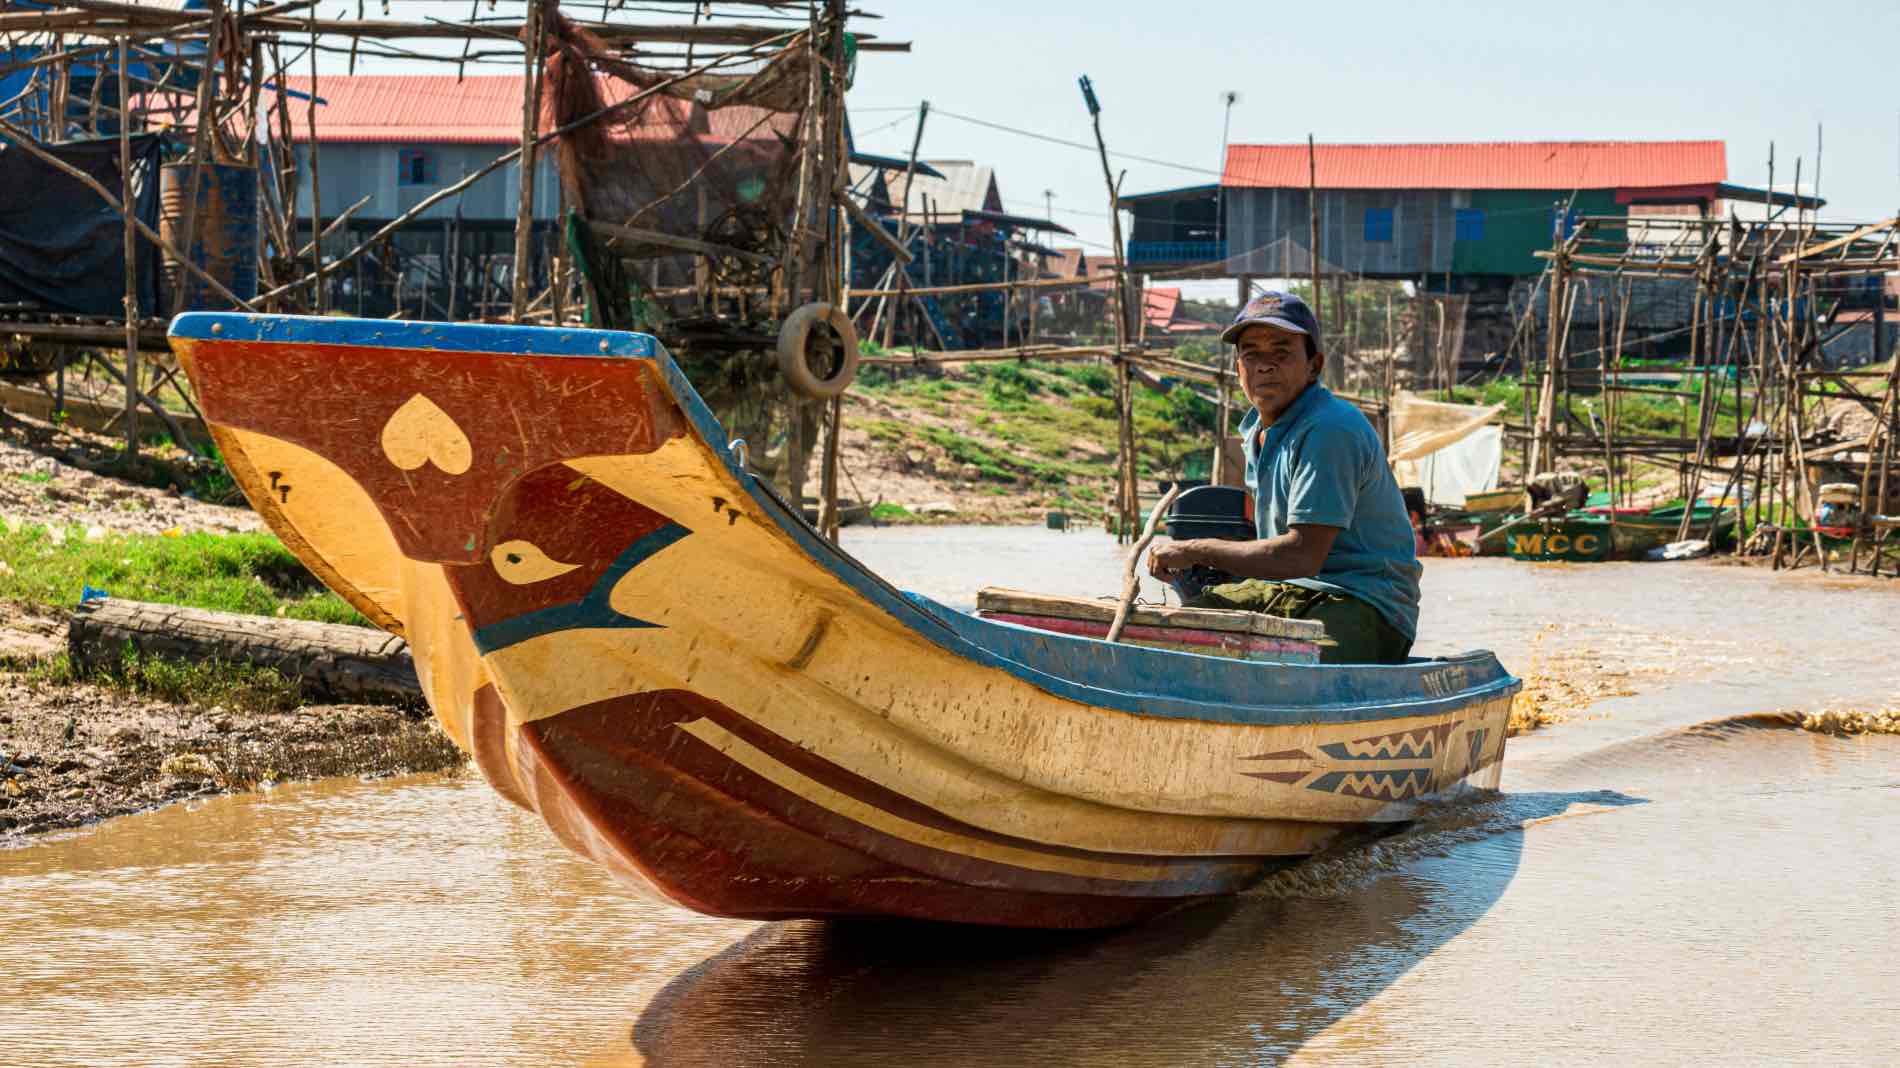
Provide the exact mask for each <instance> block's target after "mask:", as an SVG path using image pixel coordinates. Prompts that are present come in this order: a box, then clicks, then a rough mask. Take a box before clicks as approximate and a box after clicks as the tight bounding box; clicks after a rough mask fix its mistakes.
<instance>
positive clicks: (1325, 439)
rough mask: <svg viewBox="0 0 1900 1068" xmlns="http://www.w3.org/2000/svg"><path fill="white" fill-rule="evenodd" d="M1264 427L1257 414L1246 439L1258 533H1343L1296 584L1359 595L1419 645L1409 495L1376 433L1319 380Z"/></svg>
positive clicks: (1244, 425)
mask: <svg viewBox="0 0 1900 1068" xmlns="http://www.w3.org/2000/svg"><path fill="white" fill-rule="evenodd" d="M1259 429H1260V413H1259V412H1257V411H1249V412H1248V413H1247V418H1246V419H1244V420H1243V421H1242V422H1241V424H1240V440H1241V441H1242V442H1244V443H1245V447H1246V453H1247V489H1248V490H1249V491H1250V492H1251V493H1252V494H1253V499H1254V512H1253V519H1254V529H1255V530H1256V531H1258V532H1259V534H1260V536H1261V537H1263V538H1271V537H1274V536H1275V535H1279V534H1284V533H1286V531H1287V528H1288V527H1291V526H1293V525H1294V524H1305V523H1312V524H1316V525H1319V526H1328V527H1338V528H1339V536H1338V537H1336V538H1334V539H1333V548H1332V551H1331V552H1328V553H1327V554H1326V562H1325V563H1324V564H1322V565H1321V566H1320V569H1319V574H1318V575H1316V576H1314V577H1313V578H1305V579H1291V580H1289V581H1291V582H1292V583H1294V584H1295V585H1298V586H1305V587H1306V588H1308V589H1314V590H1325V591H1327V592H1331V593H1345V594H1350V595H1351V596H1354V597H1357V598H1359V599H1360V600H1362V601H1365V602H1366V603H1368V604H1370V605H1372V607H1374V608H1376V609H1378V610H1379V614H1380V615H1382V616H1384V617H1385V619H1386V621H1387V622H1389V623H1391V624H1392V626H1393V627H1395V628H1397V629H1398V630H1399V631H1400V632H1401V633H1403V634H1404V635H1405V636H1406V637H1408V638H1416V637H1417V636H1418V577H1419V574H1420V573H1421V571H1422V569H1421V568H1420V567H1419V564H1418V552H1417V543H1416V542H1415V541H1414V539H1413V534H1412V521H1411V519H1410V517H1408V516H1407V515H1406V513H1405V498H1404V497H1403V496H1401V495H1400V493H1399V484H1398V482H1397V481H1396V480H1394V479H1393V477H1392V469H1391V468H1390V467H1388V466H1386V462H1385V448H1384V446H1383V445H1382V444H1381V443H1380V441H1379V433H1378V431H1376V430H1374V429H1373V428H1372V424H1371V423H1370V422H1367V421H1366V417H1365V416H1364V415H1361V414H1360V413H1359V409H1357V408H1355V407H1353V406H1352V405H1350V404H1348V403H1346V402H1345V401H1342V400H1340V399H1339V398H1338V397H1335V396H1333V394H1332V392H1331V391H1330V390H1328V389H1327V388H1326V387H1325V386H1322V385H1320V384H1319V383H1317V382H1315V383H1313V384H1312V385H1310V386H1307V387H1306V390H1305V392H1303V393H1301V394H1300V395H1299V396H1298V397H1297V398H1295V399H1294V401H1293V404H1292V406H1291V407H1289V408H1288V409H1287V410H1286V411H1285V412H1284V413H1283V414H1282V415H1281V416H1280V418H1279V419H1277V420H1275V421H1274V423H1273V425H1272V426H1270V427H1267V428H1266V433H1265V434H1260V433H1258V431H1259ZM1262 438H1264V439H1265V440H1264V441H1262V440H1261V439H1262Z"/></svg>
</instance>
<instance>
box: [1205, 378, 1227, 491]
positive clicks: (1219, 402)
mask: <svg viewBox="0 0 1900 1068" xmlns="http://www.w3.org/2000/svg"><path fill="white" fill-rule="evenodd" d="M1214 394H1215V397H1216V400H1215V405H1214V412H1215V415H1214V463H1213V465H1212V470H1211V475H1212V477H1211V478H1209V480H1208V481H1210V482H1212V483H1213V484H1214V485H1216V486H1224V485H1226V484H1227V406H1228V400H1227V398H1228V387H1227V378H1226V376H1224V375H1223V376H1222V377H1221V378H1220V379H1219V380H1218V381H1217V382H1215V383H1214Z"/></svg>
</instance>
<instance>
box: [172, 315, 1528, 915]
mask: <svg viewBox="0 0 1900 1068" xmlns="http://www.w3.org/2000/svg"><path fill="white" fill-rule="evenodd" d="M172 336H173V339H174V340H173V344H174V345H175V347H176V349H177V350H178V352H179V353H180V355H181V357H182V359H183V361H184V364H185V367H186V369H187V371H188V373H189V374H190V375H191V378H192V381H193V383H194V384H195V385H196V387H197V391H198V396H199V398H200V400H201V403H202V404H203V407H204V411H205V414H206V416H207V417H208V419H209V421H210V423H211V424H212V426H213V428H214V432H215V434H216V435H217V439H218V444H219V446H220V448H222V450H223V454H224V457H225V459H226V461H227V463H228V464H229V466H230V468H231V471H232V473H233V475H234V476H235V477H236V478H237V480H238V481H239V482H240V483H241V484H242V485H243V487H244V489H245V491H246V492H247V493H248V494H249V495H250V498H251V500H252V502H253V503H254V504H255V505H256V507H257V509H258V510H259V512H260V513H261V514H262V515H263V516H264V517H265V519H266V520H267V521H268V522H269V523H270V525H271V527H272V528H273V529H274V530H275V531H276V532H277V533H278V534H279V535H280V536H281V537H282V538H283V540H284V542H285V543H286V544H287V545H288V546H289V547H290V548H291V549H292V550H293V551H295V552H296V553H297V555H298V556H299V557H300V558H301V559H302V560H303V561H304V562H305V563H306V564H308V565H309V566H310V568H311V569H312V570H313V571H314V572H316V574H318V575H319V576H320V577H322V578H323V580H324V581H325V582H327V583H328V584H329V585H330V586H331V587H332V588H333V589H335V590H336V591H337V592H338V593H340V594H341V595H343V596H344V597H346V598H347V599H349V601H350V602H351V603H353V604H355V605H356V606H357V607H358V608H359V609H361V610H362V611H363V612H364V614H365V615H367V616H369V617H370V618H371V619H372V620H374V621H375V622H377V623H378V624H380V625H382V626H384V627H386V628H389V629H390V630H392V631H396V632H399V633H401V634H402V635H404V636H405V637H406V638H407V639H408V641H409V643H410V646H411V648H412V650H413V652H414V656H415V661H416V667H417V672H418V674H419V675H420V676H421V679H422V682H423V686H424V688H425V690H426V692H427V694H428V697H429V700H430V703H431V704H432V706H433V707H434V710H435V713H436V715H437V716H438V717H439V718H440V720H441V723H442V726H443V727H444V729H445V730H446V731H447V732H448V733H449V734H450V735H451V736H452V737H453V738H454V739H455V740H456V742H457V743H459V744H460V745H461V746H462V747H464V748H465V749H467V750H468V751H469V752H470V753H471V754H472V756H473V758H474V762H475V764H476V765H477V767H479V768H480V769H481V772H482V774H483V775H484V776H486V777H487V779H488V781H489V782H490V783H492V784H493V785H494V787H495V789H496V790H498V791H499V792H500V793H502V794H503V795H504V796H506V797H508V798H509V799H511V800H513V801H515V802H516V803H518V804H521V805H523V806H526V807H528V808H530V809H532V810H534V811H535V812H537V813H539V814H540V815H541V817H542V818H543V819H544V820H545V821H546V822H547V824H548V826H549V827H550V828H551V829H552V830H553V831H554V833H555V834H556V835H558V836H559V837H560V838H561V839H562V840H563V841H565V842H566V843H567V844H568V845H570V846H572V847H573V848H574V849H575V850H577V851H579V852H580V853H582V854H585V855H586V856H589V857H591V858H593V859H595V860H597V861H598V862H600V863H601V864H603V865H605V866H606V867H607V868H608V869H609V870H610V871H611V872H612V873H613V874H614V875H615V876H616V877H618V878H619V879H620V880H622V881H623V882H625V883H626V884H628V885H629V886H632V887H635V888H638V889H641V890H643V891H647V892H650V893H652V894H655V895H657V896H659V897H661V898H663V899H665V900H669V901H672V902H676V903H678V904H680V905H684V906H686V907H688V908H692V909H697V910H699V911H702V912H706V913H712V914H717V915H724V916H739V917H756V918H776V917H789V916H825V915H837V914H881V915H891V916H904V917H919V918H926V919H934V920H950V921H961V922H970V923H986V924H1003V925H1016V926H1032V927H1096V926H1106V925H1113V924H1121V923H1126V922H1130V921H1133V920H1137V919H1139V918H1142V917H1144V916H1147V915H1150V914H1152V913H1155V912H1157V911H1159V910H1162V909H1165V908H1168V907H1170V906H1172V905H1174V904H1177V903H1180V902H1183V901H1192V900H1196V899H1201V898H1206V897H1210V896H1213V895H1221V894H1229V893H1233V892H1235V891H1237V890H1240V889H1242V888H1244V887H1246V886H1247V885H1249V884H1250V883H1251V882H1253V881H1254V880H1255V879H1257V878H1258V877H1260V876H1261V875H1262V874H1263V873H1264V872H1266V871H1268V870H1270V869H1272V868H1273V867H1275V866H1276V865H1280V864H1284V863H1286V862H1288V861H1290V860H1291V859H1293V858H1297V857H1299V856H1302V855H1305V854H1308V853H1311V852H1312V851H1313V850H1315V849H1318V848H1321V847H1323V846H1325V845H1326V844H1327V843H1329V842H1331V841H1333V840H1334V839H1336V838H1337V837H1338V836H1340V835H1341V834H1342V833H1344V832H1346V831H1348V830H1350V829H1353V828H1360V827H1364V826H1366V825H1368V824H1378V823H1389V822H1392V821H1402V820H1405V819H1407V818H1409V817H1411V816H1412V815H1413V814H1414V813H1415V811H1416V810H1417V808H1418V806H1419V804H1420V803H1421V802H1422V801H1424V800H1425V799H1428V798H1433V797H1439V796H1444V795H1448V794H1453V793H1456V792H1458V791H1461V790H1464V789H1467V788H1470V787H1494V786H1495V785H1496V784H1497V781H1498V776H1499V771H1500V761H1501V759H1502V757H1503V752H1504V734H1505V720H1506V718H1507V714H1508V710H1509V707H1510V704H1511V697H1512V694H1513V693H1515V692H1516V690H1517V688H1518V685H1519V684H1518V681H1517V680H1516V679H1514V678H1512V677H1511V676H1510V675H1509V674H1508V673H1506V672H1505V671H1504V669H1503V668H1502V667H1501V666H1500V665H1499V664H1498V662H1497V660H1496V658H1495V657H1493V656H1491V655H1490V654H1489V653H1471V654H1467V655H1464V656H1459V657H1454V658H1449V659H1444V660H1420V661H1415V662H1411V663H1407V664H1402V665H1389V666H1351V667H1345V666H1334V667H1328V666H1319V665H1303V664H1278V663H1258V662H1252V661H1247V660H1239V659H1230V658H1222V657H1212V656H1200V655H1193V654H1187V653H1179V652H1172V651H1168V650H1163V649H1149V648H1140V647H1132V646H1128V645H1120V644H1117V645H1110V644H1107V643H1105V642H1102V641H1099V640H1095V639H1092V638H1088V637H1083V636H1072V635H1066V634H1055V633H1049V632H1046V631H1041V630H1035V629H1030V628H1027V627H1021V626H1014V625H1010V624H1007V623H1001V622H996V621H991V620H984V619H978V618H976V617H974V616H971V615H966V614H963V613H960V612H956V611H952V610H949V609H947V608H945V607H943V606H941V605H938V604H936V603H934V602H932V601H930V600H928V599H926V598H923V597H918V596H915V595H909V594H904V593H901V592H899V591H898V590H896V589H894V588H892V587H891V586H890V585H888V584H886V583H885V582H883V581H882V580H881V579H879V578H878V577H877V576H876V575H874V574H872V573H871V572H869V571H868V570H866V569H865V568H864V567H863V566H862V565H860V564H859V563H858V562H857V561H855V560H853V559H852V558H851V557H850V556H848V555H846V554H845V553H843V552H841V551H840V550H839V549H838V548H837V547H835V546H833V545H830V544H828V543H826V542H824V541H823V540H821V539H820V538H818V537H817V536H816V535H815V533H814V532H813V531H812V530H811V528H810V527H809V526H807V525H806V524H805V523H804V522H803V520H802V519H801V518H800V516H799V515H798V513H797V511H796V510H795V509H794V508H791V507H788V506H787V505H786V504H785V503H784V502H782V501H781V500H779V499H778V498H777V497H776V496H775V495H774V494H773V493H772V492H771V491H770V490H769V489H768V488H767V487H766V486H765V485H763V484H761V483H760V482H759V481H756V480H754V479H753V478H751V477H750V476H748V475H747V474H745V473H744V467H743V463H742V459H743V458H742V456H740V455H739V453H741V452H742V451H743V447H742V446H741V445H740V444H739V443H736V442H728V441H727V439H726V436H725V434H724V432H723V431H722V430H721V428H720V427H719V425H718V424H717V423H716V422H715V421H714V420H713V419H712V416H711V415H710V413H709V412H708V411H707V410H706V408H705V407H704V405H703V404H701V403H700V401H699V399H698V396H697V394H696V393H695V392H694V391H693V388H692V386H691V385H690V384H689V383H688V382H687V380H686V379H685V377H684V376H683V374H682V373H681V371H680V369H679V367H678V366H677V365H676V364H675V363H674V362H673V361H672V359H671V358H670V357H668V356H667V354H666V353H665V352H664V351H663V350H662V349H661V348H660V347H659V345H658V344H657V342H655V341H654V339H652V338H651V337H648V336H645V335H640V334H628V333H611V332H601V331H590V330H579V329H574V330H569V329H557V328H539V327H506V326H487V325H446V324H431V323H405V322H389V321H362V320H349V319H336V318H301V317H288V316H248V315H233V314H190V315H184V316H181V317H179V318H178V319H176V320H175V321H174V323H173V325H172Z"/></svg>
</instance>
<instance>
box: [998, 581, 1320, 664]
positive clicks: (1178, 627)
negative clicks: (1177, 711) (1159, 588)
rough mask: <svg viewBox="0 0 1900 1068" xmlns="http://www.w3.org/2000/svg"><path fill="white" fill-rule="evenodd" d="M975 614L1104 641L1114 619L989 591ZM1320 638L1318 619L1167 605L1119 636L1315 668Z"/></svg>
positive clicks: (1079, 607) (1097, 609) (1095, 609)
mask: <svg viewBox="0 0 1900 1068" xmlns="http://www.w3.org/2000/svg"><path fill="white" fill-rule="evenodd" d="M976 614H977V615H979V616H981V617H983V618H984V619H992V620H996V621H997V622H1001V623H1014V624H1016V625H1018V626H1023V627H1031V628H1033V629H1035V630H1046V631H1051V632H1053V633H1056V634H1072V635H1076V636H1079V637H1084V638H1105V637H1107V636H1108V628H1109V625H1110V624H1111V623H1113V622H1114V619H1115V601H1114V600H1112V599H1102V600H1092V599H1090V598H1087V597H1060V596H1057V595H1055V594H1047V593H1030V592H1028V591H1026V590H1012V589H1006V588H1004V587H1001V586H986V587H984V588H983V589H981V590H978V591H977V594H976ZM1325 636H1326V627H1325V625H1324V624H1322V623H1320V622H1319V621H1318V620H1312V619H1287V618H1284V617H1282V616H1269V615H1265V614H1263V613H1260V612H1236V611H1228V610H1225V609H1216V608H1170V607H1167V606H1165V605H1139V606H1137V607H1135V608H1134V609H1133V610H1131V611H1130V612H1129V613H1128V625H1127V627H1126V628H1124V629H1123V631H1122V640H1123V641H1126V642H1128V643H1129V644H1131V645H1143V646H1147V647H1149V648H1153V649H1171V650H1173V651H1175V652H1182V653H1200V654H1203V655H1205V656H1224V657H1229V658H1232V659H1236V660H1262V661H1270V662H1273V663H1281V664H1317V663H1319V640H1320V639H1321V638H1324V637H1325Z"/></svg>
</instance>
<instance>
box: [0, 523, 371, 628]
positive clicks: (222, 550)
mask: <svg viewBox="0 0 1900 1068" xmlns="http://www.w3.org/2000/svg"><path fill="white" fill-rule="evenodd" d="M0 560H4V561H6V563H7V565H8V569H7V570H6V571H5V572H0V599H5V600H9V601H14V602H19V603H24V604H31V605H38V606H44V607H63V606H66V605H71V604H73V603H75V602H77V601H78V600H79V594H80V590H81V588H82V587H83V586H87V585H90V586H94V587H97V588H100V589H104V590H108V591H110V592H111V593H112V595H113V596H115V597H124V598H127V599H129V600H138V601H159V602H162V603H166V604H182V605H190V606H192V607H196V608H209V609H213V610H216V611H224V612H243V613H248V614H251V615H277V614H279V613H280V612H281V614H282V615H284V616H287V617H290V618H293V619H314V620H318V621H321V622H325V623H354V624H357V625H367V623H368V620H366V619H364V618H363V617H362V616H361V615H359V614H358V613H357V611H356V610H355V609H354V608H352V607H350V605H349V604H348V603H347V602H345V601H344V600H343V599H342V598H341V597H338V596H337V595H336V594H334V593H331V592H330V591H329V590H327V589H325V588H324V587H323V585H322V584H321V583H319V582H318V581H317V579H316V577H315V576H313V575H312V574H310V572H309V571H307V570H305V569H304V566H303V565H302V564H301V563H299V562H298V560H297V558H296V557H295V556H293V555H291V553H290V551H289V550H288V549H285V548H284V546H283V543H282V542H280V541H278V540H277V539H276V538H274V537H272V536H271V535H269V534H209V533H195V534H184V535H180V536H177V537H167V536H165V535H160V534H108V535H106V536H105V537H103V538H101V539H99V540H98V541H87V540H86V537H85V532H84V531H83V530H82V529H81V528H78V527H70V528H64V529H58V530H54V529H49V528H46V527H42V526H34V525H28V524H22V525H20V526H19V527H18V528H17V529H13V528H11V527H8V528H0Z"/></svg>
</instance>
